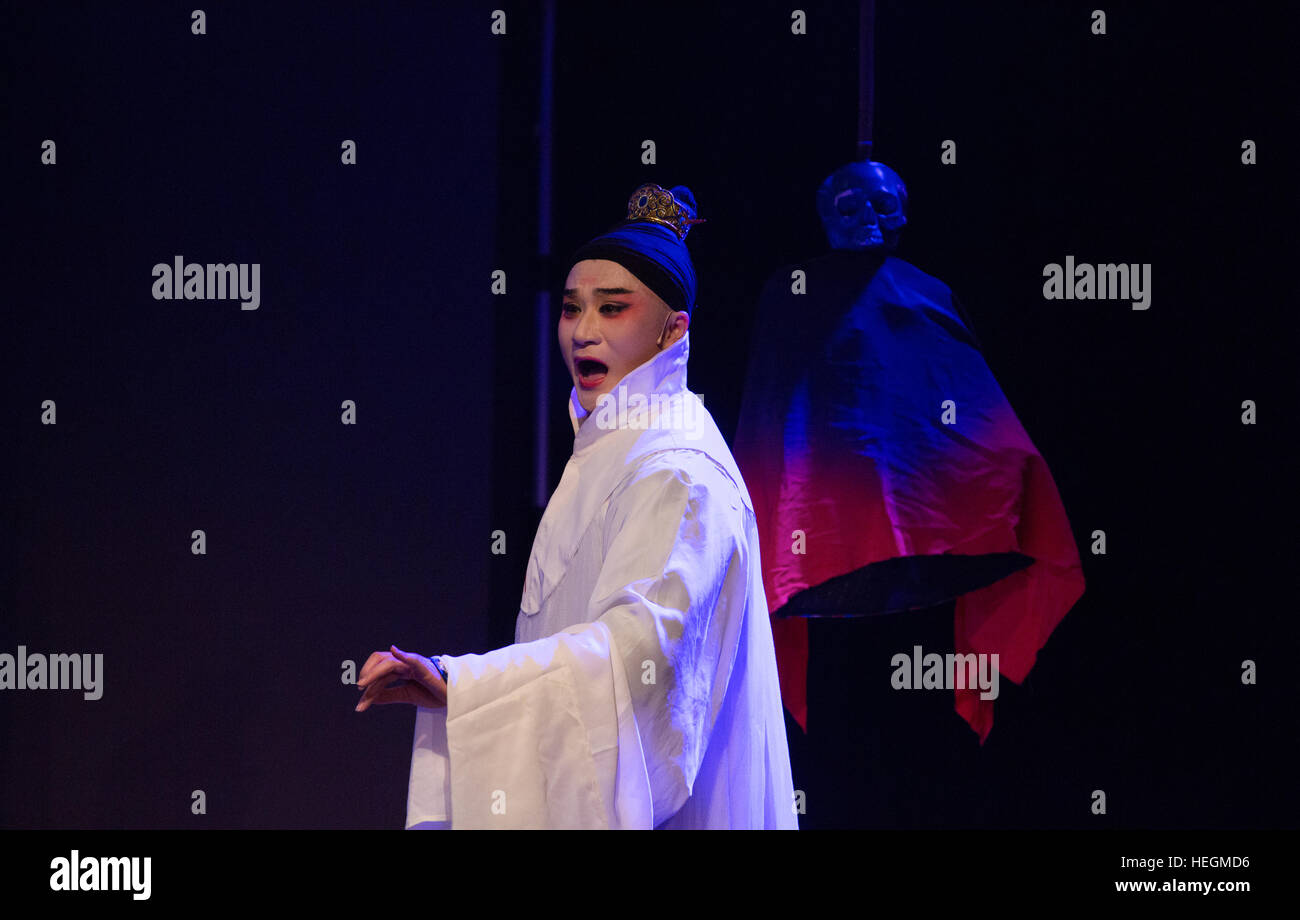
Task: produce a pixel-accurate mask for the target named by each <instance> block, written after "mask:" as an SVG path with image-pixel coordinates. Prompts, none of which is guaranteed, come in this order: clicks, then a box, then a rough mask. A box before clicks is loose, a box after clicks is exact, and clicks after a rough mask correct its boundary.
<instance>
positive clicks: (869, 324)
mask: <svg viewBox="0 0 1300 920" xmlns="http://www.w3.org/2000/svg"><path fill="white" fill-rule="evenodd" d="M795 269H800V270H802V271H803V272H805V276H806V293H803V294H797V293H794V292H792V290H791V287H792V278H791V272H792V271H793V270H795ZM946 422H950V424H949V423H946ZM735 457H736V461H737V463H738V465H739V466H740V470H741V473H742V475H743V476H744V477H745V482H746V485H747V486H748V488H749V492H750V495H751V497H752V499H753V501H754V509H755V511H756V512H757V515H758V528H759V534H760V538H761V553H762V562H763V581H764V585H765V587H766V590H767V602H768V609H769V611H771V612H772V613H773V619H772V628H773V634H774V638H775V641H776V653H777V663H778V667H779V671H780V674H781V695H782V700H783V702H784V704H785V707H786V709H787V710H789V712H790V714H791V715H792V716H793V717H794V718H795V719H796V720H797V721H798V722H799V724H800V725H801V726H802V727H803V728H804V729H805V730H807V717H808V713H807V666H808V624H807V620H805V619H803V618H801V617H789V618H787V617H781V616H777V615H776V614H777V613H778V611H780V610H781V608H782V607H783V606H784V605H785V604H786V603H787V601H789V600H790V599H791V597H792V596H794V595H796V594H798V593H799V592H801V591H803V590H805V589H807V588H810V587H813V586H816V585H820V584H822V583H824V582H826V581H827V579H831V578H835V577H836V576H841V575H845V574H846V573H849V572H853V571H855V570H859V569H862V567H864V566H870V565H872V564H873V563H879V562H882V561H883V560H888V559H897V558H899V557H924V556H935V555H938V554H955V555H963V556H982V555H983V554H1005V553H1011V552H1019V553H1023V554H1025V555H1027V556H1031V557H1033V560H1034V562H1033V563H1032V564H1030V565H1029V566H1028V567H1027V568H1023V569H1021V570H1020V571H1015V572H1014V573H1013V574H1010V575H1006V576H1005V577H1001V575H1002V574H1003V573H998V575H997V576H994V578H998V579H999V580H993V578H990V579H988V580H987V581H985V582H983V583H984V584H987V587H981V588H979V589H978V590H973V591H969V592H968V593H964V594H961V596H960V597H958V599H957V602H956V614H955V617H954V623H953V638H954V648H955V651H956V652H957V653H958V654H969V653H972V652H974V653H980V654H992V653H997V655H998V670H999V672H1000V674H1001V675H1002V676H1003V677H1007V678H1010V679H1011V680H1012V681H1014V682H1016V683H1020V682H1022V681H1023V680H1024V679H1025V677H1026V676H1027V675H1028V673H1029V670H1030V668H1032V667H1033V664H1034V660H1035V658H1036V656H1037V654H1038V651H1039V650H1040V649H1041V648H1042V647H1043V646H1044V645H1045V644H1046V642H1047V639H1048V636H1050V635H1051V633H1052V630H1053V629H1054V628H1055V627H1056V624H1057V623H1059V622H1060V621H1061V618H1062V617H1064V616H1065V614H1066V612H1067V611H1068V610H1069V609H1070V608H1071V607H1072V606H1073V605H1074V603H1075V601H1077V600H1078V599H1079V597H1080V596H1082V594H1083V590H1084V580H1083V570H1082V566H1081V565H1080V562H1079V552H1078V548H1077V547H1076V545H1075V540H1074V535H1073V534H1072V532H1071V529H1070V522H1069V520H1068V518H1067V517H1066V514H1065V509H1064V507H1063V506H1062V504H1061V499H1060V495H1059V494H1058V492H1057V489H1056V483H1055V481H1054V480H1053V479H1052V474H1051V472H1050V470H1049V469H1048V467H1047V464H1046V463H1045V462H1044V460H1043V458H1042V456H1041V454H1040V453H1039V452H1038V449H1037V448H1036V447H1034V445H1033V442H1031V441H1030V439H1029V436H1028V435H1027V434H1026V433H1025V430H1024V428H1023V427H1022V426H1021V424H1020V421H1019V419H1018V418H1017V417H1016V414H1015V412H1014V411H1013V410H1012V408H1011V406H1010V404H1009V403H1008V402H1007V399H1006V397H1005V396H1004V395H1003V393H1002V389H1001V387H999V386H998V382H997V380H996V379H994V377H993V374H992V372H991V371H990V370H989V368H988V365H987V364H986V363H985V360H984V356H983V354H982V353H981V351H980V346H979V342H978V340H977V339H976V338H975V335H974V332H973V330H972V329H971V327H970V323H969V320H968V319H967V318H966V317H965V315H964V312H963V311H962V309H961V307H960V305H959V304H958V303H957V302H956V300H955V299H954V298H953V296H952V292H951V291H950V290H949V288H948V286H947V285H945V284H943V283H942V282H941V281H939V280H938V279H936V278H933V277H931V276H929V275H927V274H925V273H924V272H922V271H921V270H920V269H918V268H916V267H915V266H913V265H911V264H909V263H907V262H905V261H903V260H901V259H898V258H895V257H892V256H891V257H885V256H883V255H882V254H878V253H872V252H869V251H856V252H854V251H833V252H831V253H829V254H827V255H825V256H822V257H819V258H816V259H812V260H809V261H807V262H803V263H800V264H797V265H791V266H786V267H785V268H783V269H781V270H780V271H778V272H777V273H776V274H774V275H773V276H772V277H771V278H769V279H768V282H767V284H766V286H765V287H764V290H763V294H762V296H761V298H760V301H759V307H758V314H757V318H756V326H755V330H754V334H753V342H752V348H751V352H750V369H749V373H748V379H747V381H746V388H745V393H744V403H743V406H742V409H741V415H740V421H739V424H738V427H737V432H736V438H735ZM796 532H802V535H803V537H802V545H800V542H799V534H798V533H796ZM800 550H802V552H800ZM988 558H990V559H992V558H993V557H988ZM1001 558H1002V559H1003V560H1005V559H1006V558H1008V557H1005V556H1002V557H1001ZM917 561H919V562H923V563H924V562H930V563H939V564H940V565H939V566H938V568H937V569H936V571H938V570H940V569H942V565H941V563H942V562H943V561H944V560H942V559H930V560H917ZM949 561H951V562H955V561H956V560H949ZM1004 564H1005V563H1004ZM897 568H899V567H898V566H897V565H893V566H891V567H888V570H889V571H894V570H896V569H897ZM908 568H910V569H912V570H913V571H915V567H908ZM881 570H886V567H881ZM922 570H924V567H922ZM989 581H991V582H992V583H991V584H989V583H988V582H989ZM963 590H964V589H963ZM886 593H889V592H886ZM899 593H901V594H904V595H905V594H906V593H907V592H906V590H905V589H904V588H901V587H900V592H899ZM930 602H931V603H932V602H933V601H930ZM864 603H865V601H864ZM917 606H920V604H918V605H917ZM854 612H857V613H860V614H862V615H871V614H878V613H882V612H884V611H883V610H865V609H864V610H861V611H854ZM902 615H906V614H902ZM881 651H882V655H883V656H885V657H883V658H882V661H884V662H887V661H888V660H889V658H888V655H892V654H893V653H894V652H898V651H903V652H909V653H910V652H911V650H910V649H889V650H881ZM864 664H865V663H864ZM882 667H883V665H882ZM882 673H884V674H885V677H884V678H882V679H888V670H887V669H886V670H884V671H882ZM955 694H956V701H955V706H956V710H957V712H958V713H959V714H960V715H961V716H962V718H964V719H965V720H966V721H967V722H968V723H969V724H970V726H971V728H972V729H973V730H974V731H975V732H976V734H977V735H978V736H979V739H980V743H981V744H983V742H984V740H985V739H986V738H987V737H988V734H989V731H990V729H991V728H992V727H993V700H982V699H980V695H979V689H978V688H972V689H956V690H955Z"/></svg>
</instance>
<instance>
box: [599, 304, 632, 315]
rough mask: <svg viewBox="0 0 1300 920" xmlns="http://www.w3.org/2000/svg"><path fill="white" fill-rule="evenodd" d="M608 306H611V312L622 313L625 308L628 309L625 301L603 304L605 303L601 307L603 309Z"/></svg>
mask: <svg viewBox="0 0 1300 920" xmlns="http://www.w3.org/2000/svg"><path fill="white" fill-rule="evenodd" d="M606 307H608V308H609V312H611V313H622V312H623V311H624V310H625V309H627V304H625V303H607V304H603V305H602V306H601V308H600V309H601V310H604V309H605V308H606Z"/></svg>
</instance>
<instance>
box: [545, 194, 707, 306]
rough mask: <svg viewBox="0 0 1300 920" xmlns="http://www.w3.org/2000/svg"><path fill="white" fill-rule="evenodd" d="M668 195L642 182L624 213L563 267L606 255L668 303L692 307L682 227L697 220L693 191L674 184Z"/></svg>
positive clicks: (692, 286)
mask: <svg viewBox="0 0 1300 920" xmlns="http://www.w3.org/2000/svg"><path fill="white" fill-rule="evenodd" d="M650 188H654V189H657V188H658V186H651V187H650ZM659 191H660V192H663V191H664V190H663V189H659ZM668 198H669V196H668V195H666V194H665V195H662V196H655V194H654V193H653V192H650V191H647V186H642V187H641V188H639V189H637V190H636V191H635V192H633V193H632V199H631V200H630V201H629V202H628V215H629V216H628V218H627V219H626V220H624V221H622V222H621V223H619V224H616V225H615V226H614V227H612V228H611V229H610V230H609V231H608V232H607V233H604V234H601V235H600V236H598V237H595V238H594V239H591V240H588V241H587V242H586V243H584V244H583V245H582V246H580V247H578V249H577V251H576V252H574V253H573V255H572V256H570V257H569V262H568V265H567V267H566V268H565V273H566V274H567V273H568V271H569V269H572V268H573V266H574V265H576V264H577V263H579V262H581V261H582V260H583V259H608V260H609V261H611V262H617V263H618V264H619V265H622V266H623V267H624V268H626V269H627V270H628V271H630V272H631V273H632V274H633V275H635V276H636V278H637V280H638V281H640V282H641V283H642V284H644V285H645V286H646V287H648V288H650V290H652V291H654V292H655V293H656V294H657V295H659V297H660V298H662V300H663V302H664V303H666V304H668V306H669V307H670V308H671V309H673V310H682V311H684V312H686V313H687V314H689V313H690V312H691V310H692V309H693V308H694V307H695V285H696V281H695V266H694V265H693V264H692V263H691V254H690V251H689V250H687V248H686V233H687V231H689V230H690V227H691V224H695V223H700V222H701V220H700V219H699V218H697V217H696V213H697V209H696V205H695V196H694V195H693V194H691V190H690V189H688V188H687V187H686V186H684V185H677V186H674V187H673V188H672V189H671V201H669V200H668ZM647 215H653V216H647ZM674 227H677V228H678V229H674Z"/></svg>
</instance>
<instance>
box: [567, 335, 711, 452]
mask: <svg viewBox="0 0 1300 920" xmlns="http://www.w3.org/2000/svg"><path fill="white" fill-rule="evenodd" d="M690 353H691V334H690V332H685V333H683V334H682V337H681V338H680V339H678V340H677V341H676V342H673V344H671V345H669V346H668V347H667V348H665V349H664V350H663V351H661V352H659V353H658V354H657V355H655V356H654V357H653V358H651V359H650V360H649V361H647V362H645V363H644V364H642V365H640V366H638V367H637V368H635V369H634V370H632V371H630V372H628V374H627V375H626V376H625V377H624V378H623V379H622V380H620V381H619V382H618V383H616V384H615V385H614V388H615V390H616V391H617V390H625V391H626V393H627V395H628V397H631V396H632V395H633V394H637V393H639V394H641V395H643V396H645V397H646V399H647V400H648V399H649V397H650V395H651V394H656V393H657V394H662V395H670V394H674V393H681V392H685V391H686V360H687V358H689V357H690ZM589 414H590V413H588V412H587V410H585V409H584V408H582V405H581V404H580V403H579V402H578V388H577V387H576V386H575V387H574V388H573V389H572V390H570V391H569V421H570V422H572V423H573V441H574V443H573V450H574V452H575V453H576V452H578V451H579V450H582V449H585V448H586V447H588V446H589V445H591V444H592V443H594V442H595V440H596V438H598V437H600V435H601V434H603V433H605V432H607V431H612V430H615V429H612V428H608V427H606V428H601V427H599V426H597V425H596V424H595V423H594V421H593V422H592V423H590V424H585V425H581V426H579V422H580V420H581V419H584V418H586V417H587V416H588V415H589ZM620 427H623V426H620Z"/></svg>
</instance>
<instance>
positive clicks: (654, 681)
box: [407, 452, 750, 828]
mask: <svg viewBox="0 0 1300 920" xmlns="http://www.w3.org/2000/svg"><path fill="white" fill-rule="evenodd" d="M683 466H686V467H689V468H683ZM744 520H745V518H744V509H743V505H742V504H741V501H740V498H739V493H738V492H737V491H736V490H735V489H734V487H732V486H731V484H730V480H729V479H727V478H726V476H725V474H723V473H722V472H721V471H720V470H718V468H717V467H716V465H714V464H713V463H712V461H711V460H708V459H707V458H706V457H704V455H702V454H697V453H693V452H692V463H690V464H685V465H684V464H683V463H682V457H681V456H677V457H676V458H675V459H674V458H673V457H671V456H660V457H658V458H654V459H652V460H651V461H649V462H647V463H645V464H643V465H642V466H641V467H640V468H639V469H638V470H637V472H636V473H635V474H634V475H633V476H632V477H631V478H630V480H629V481H628V482H626V483H625V484H624V485H622V486H621V487H620V488H619V489H618V490H617V491H616V492H615V494H614V495H613V496H611V499H610V502H609V506H608V508H607V510H606V516H605V521H604V529H603V533H602V548H603V551H604V557H603V563H602V565H601V569H600V572H599V574H598V576H597V580H596V585H595V589H594V590H593V591H592V594H591V598H590V601H589V604H588V609H587V611H586V616H587V619H588V620H589V622H586V623H582V624H579V625H576V626H572V627H570V628H568V629H566V630H563V631H562V632H559V633H556V634H555V635H553V636H549V637H547V638H545V639H540V640H537V641H534V642H525V643H517V644H515V645H510V646H507V647H505V648H502V649H497V650H496V651H493V652H489V653H487V654H484V655H462V656H444V657H443V659H442V662H443V664H444V666H445V667H446V668H447V671H448V706H447V709H446V711H445V724H444V725H439V724H438V723H437V721H436V715H435V714H433V713H432V712H429V711H425V710H421V712H420V715H419V717H418V718H419V719H425V720H426V724H427V727H428V728H429V730H430V731H431V732H432V733H434V734H435V735H437V733H438V732H439V731H441V735H440V736H439V737H438V738H435V739H433V740H432V741H431V742H430V743H427V744H425V745H424V746H423V748H422V747H421V745H420V735H419V728H420V727H419V724H418V723H417V751H416V752H415V753H414V755H413V758H412V785H411V790H412V791H411V797H410V801H409V802H408V819H407V826H408V827H412V826H416V825H418V824H420V823H421V822H424V821H430V820H433V819H434V818H435V817H436V816H437V815H438V814H440V813H441V809H440V808H439V807H437V800H438V790H440V789H441V790H445V792H446V798H447V804H448V806H449V807H448V808H446V811H448V812H450V815H449V817H450V819H451V823H452V826H453V827H455V828H487V827H501V828H505V827H511V828H530V827H531V828H544V827H568V828H579V827H587V828H601V827H621V828H651V827H654V826H656V825H659V824H661V823H663V822H664V821H666V820H667V819H668V818H670V817H671V816H672V815H673V813H674V812H676V811H677V810H678V809H679V808H680V807H681V806H682V804H683V803H684V802H685V801H686V799H687V797H688V796H689V795H690V794H691V788H692V784H693V782H694V779H695V776H696V774H697V773H698V771H699V767H700V762H701V759H702V757H703V755H704V751H705V748H706V746H707V744H708V741H709V737H710V732H711V730H712V727H713V725H714V723H715V721H716V719H717V714H718V711H719V709H720V707H721V705H722V700H723V697H724V695H725V693H726V689H727V685H728V680H729V677H730V672H731V666H732V662H733V661H734V659H735V655H736V646H737V641H738V637H739V636H740V634H741V627H742V626H743V616H744V611H745V606H746V603H747V600H748V590H749V583H750V581H749V578H748V566H749V564H750V560H749V558H748V544H747V542H746V540H745V536H744V533H745V532H744ZM426 712H429V714H428V715H426ZM441 740H445V742H446V754H445V756H443V755H441V754H439V753H437V751H436V748H437V745H438V743H440V741H441ZM422 750H423V751H426V752H428V753H429V754H432V756H433V759H432V760H428V759H425V760H424V761H423V762H421V763H420V765H419V766H420V773H421V776H420V777H417V775H416V774H417V757H419V756H420V755H421V751H422ZM439 771H442V772H441V773H440V772H439ZM440 778H441V782H439V779H440ZM417 779H418V782H417ZM429 802H433V803H435V804H434V805H433V806H429V805H428V804H427V803H429ZM421 803H425V804H421Z"/></svg>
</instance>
